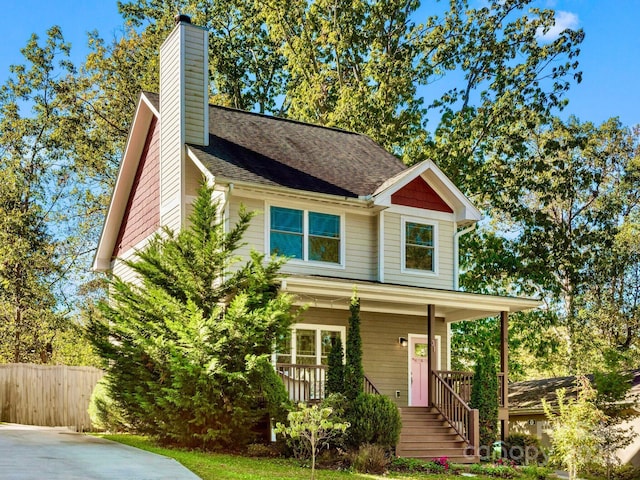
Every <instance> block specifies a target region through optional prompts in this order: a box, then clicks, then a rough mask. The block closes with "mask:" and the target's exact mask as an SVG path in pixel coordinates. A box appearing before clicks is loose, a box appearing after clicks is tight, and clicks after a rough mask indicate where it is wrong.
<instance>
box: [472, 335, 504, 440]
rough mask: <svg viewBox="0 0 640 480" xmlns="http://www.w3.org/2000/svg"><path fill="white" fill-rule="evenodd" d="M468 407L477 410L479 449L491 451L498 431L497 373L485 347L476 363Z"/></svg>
mask: <svg viewBox="0 0 640 480" xmlns="http://www.w3.org/2000/svg"><path fill="white" fill-rule="evenodd" d="M469 406H470V407H471V408H477V409H478V415H479V417H480V447H481V448H482V447H483V446H484V447H488V448H490V449H491V445H493V443H494V442H495V441H496V436H497V431H498V373H497V371H496V361H495V357H494V355H493V353H492V352H491V350H490V349H489V348H487V347H485V348H484V351H483V353H482V355H480V357H479V358H478V361H477V362H476V368H475V373H474V375H473V386H472V387H471V401H470V402H469Z"/></svg>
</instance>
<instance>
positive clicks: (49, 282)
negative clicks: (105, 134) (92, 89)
mask: <svg viewBox="0 0 640 480" xmlns="http://www.w3.org/2000/svg"><path fill="white" fill-rule="evenodd" d="M68 52H69V46H68V45H67V44H66V43H65V42H64V40H63V38H62V34H61V33H60V30H59V29H57V28H52V29H50V30H49V31H48V34H47V38H46V40H45V41H44V42H41V41H40V39H39V38H38V37H37V36H35V35H34V36H32V37H31V39H30V40H29V42H28V43H27V45H26V46H25V47H24V48H23V49H22V54H23V55H24V58H25V65H16V66H13V67H11V77H10V78H9V80H8V81H7V83H6V84H5V85H3V86H2V87H0V319H1V320H0V359H2V360H3V361H5V362H6V361H13V362H47V361H49V360H50V359H51V355H52V353H53V344H54V340H55V338H56V334H57V331H58V330H60V329H63V328H64V319H63V317H62V315H61V314H60V311H59V310H58V309H57V308H56V307H57V301H58V300H59V299H60V296H61V295H63V294H64V291H63V290H61V289H60V288H59V287H60V282H59V280H60V278H61V275H62V273H63V265H62V260H61V254H62V252H63V251H64V250H65V244H64V239H61V238H54V236H53V234H52V231H51V227H50V222H51V221H52V220H53V219H60V218H61V216H62V215H63V212H64V209H65V208H66V207H67V205H68V204H67V202H66V201H65V198H64V197H65V195H66V194H67V193H68V192H69V191H70V189H71V185H70V183H69V180H70V172H69V170H68V168H67V167H66V165H65V155H66V153H67V152H68V150H69V148H70V145H69V143H68V139H67V138H66V137H65V135H64V132H65V128H66V124H67V118H66V117H65V115H64V111H63V110H61V109H60V103H61V100H60V96H59V93H58V90H57V87H56V80H55V76H56V72H57V69H62V70H64V71H67V72H69V71H71V67H70V66H69V64H68V63H67V62H66V60H65V58H66V56H67V55H68ZM59 56H61V57H62V59H58V57H59ZM66 253H67V254H68V255H69V256H72V251H71V250H66Z"/></svg>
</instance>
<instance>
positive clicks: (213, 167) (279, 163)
mask: <svg viewBox="0 0 640 480" xmlns="http://www.w3.org/2000/svg"><path fill="white" fill-rule="evenodd" d="M145 95H146V96H147V98H149V100H151V102H152V103H153V104H154V105H155V106H156V108H158V107H159V97H158V95H157V94H153V93H146V92H145ZM189 149H190V150H191V151H192V152H193V153H194V154H195V156H196V157H197V159H198V160H199V161H200V162H201V163H202V164H203V165H204V166H205V167H206V168H207V169H208V170H209V171H210V172H211V173H213V174H214V175H215V176H216V177H222V178H225V179H231V180H236V181H246V182H251V183H257V184H261V185H269V186H280V187H286V188H294V189H297V190H305V191H309V192H316V193H325V194H329V195H337V196H343V197H354V198H359V197H368V196H371V195H372V194H373V193H374V192H375V191H376V190H377V189H378V187H380V186H381V185H382V184H384V183H385V182H386V181H387V180H388V179H389V178H390V177H393V176H395V175H397V174H398V173H400V172H402V171H404V170H407V167H406V166H405V165H404V164H403V163H402V162H401V161H400V160H399V159H398V158H396V157H395V156H393V155H392V154H390V153H389V152H387V151H386V150H385V149H383V148H382V147H381V146H379V145H378V144H376V143H375V142H374V141H373V140H371V139H370V138H369V137H367V136H365V135H361V134H358V133H353V132H348V131H345V130H340V129H337V128H328V127H322V126H318V125H312V124H309V123H302V122H297V121H293V120H287V119H283V118H278V117H270V116H266V115H261V114H257V113H251V112H246V111H243V110H236V109H232V108H227V107H221V106H217V105H209V145H208V146H206V147H202V146H198V145H189Z"/></svg>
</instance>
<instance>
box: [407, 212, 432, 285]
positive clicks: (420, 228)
mask: <svg viewBox="0 0 640 480" xmlns="http://www.w3.org/2000/svg"><path fill="white" fill-rule="evenodd" d="M402 233H403V247H402V248H403V269H405V270H414V271H418V272H425V273H436V261H437V253H436V247H437V242H436V238H437V229H436V225H435V224H430V223H424V222H422V221H413V220H410V219H403V232H402Z"/></svg>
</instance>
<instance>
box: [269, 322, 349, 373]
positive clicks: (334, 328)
mask: <svg viewBox="0 0 640 480" xmlns="http://www.w3.org/2000/svg"><path fill="white" fill-rule="evenodd" d="M298 329H300V330H315V331H316V365H320V364H321V361H322V336H321V335H320V333H321V332H322V331H323V330H324V331H327V332H338V333H340V340H341V341H342V346H343V348H344V346H345V344H346V341H347V337H346V335H347V329H346V327H342V326H339V325H323V324H319V323H295V324H294V325H293V326H292V327H291V353H290V354H289V355H291V363H292V364H294V365H295V364H296V360H297V358H296V357H297V353H298V352H297V338H296V332H297V330H298ZM343 352H344V350H343ZM344 355H346V354H344V353H343V356H344ZM345 359H346V358H343V361H344V360H345ZM276 361H277V352H276V351H275V348H274V349H273V353H272V355H271V362H272V363H273V364H274V365H275V364H276Z"/></svg>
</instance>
